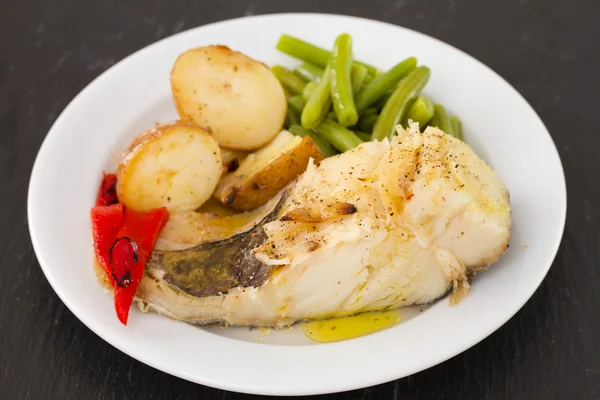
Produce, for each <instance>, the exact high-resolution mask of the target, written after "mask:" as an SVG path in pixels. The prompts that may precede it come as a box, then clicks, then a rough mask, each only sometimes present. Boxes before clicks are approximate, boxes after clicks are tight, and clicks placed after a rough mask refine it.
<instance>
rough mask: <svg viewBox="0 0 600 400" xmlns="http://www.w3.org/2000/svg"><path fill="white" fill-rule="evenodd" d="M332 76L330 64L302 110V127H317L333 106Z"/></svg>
mask: <svg viewBox="0 0 600 400" xmlns="http://www.w3.org/2000/svg"><path fill="white" fill-rule="evenodd" d="M330 76H331V66H330V65H328V66H327V68H325V72H324V73H323V79H322V80H321V82H319V84H318V86H317V87H316V88H315V90H314V91H313V93H312V94H311V96H310V98H309V99H308V101H307V102H306V105H305V106H304V110H302V116H301V118H300V121H302V127H303V128H306V129H313V128H316V127H317V126H318V125H319V124H320V123H321V121H323V119H324V118H325V117H326V116H327V113H328V112H329V108H330V107H331V96H330V89H329V88H330V81H331V79H330Z"/></svg>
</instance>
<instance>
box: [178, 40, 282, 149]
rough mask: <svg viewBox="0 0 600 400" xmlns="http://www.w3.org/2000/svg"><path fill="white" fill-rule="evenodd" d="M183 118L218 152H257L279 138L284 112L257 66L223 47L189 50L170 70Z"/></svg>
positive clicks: (266, 72) (278, 90) (272, 82)
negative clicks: (200, 128) (217, 147)
mask: <svg viewBox="0 0 600 400" xmlns="http://www.w3.org/2000/svg"><path fill="white" fill-rule="evenodd" d="M171 90H172V92H173V99H174V100H175V105H176V107H177V111H178V112H179V115H180V117H181V118H182V119H185V120H189V121H192V122H193V123H194V124H196V125H199V126H203V127H205V128H206V129H207V130H208V131H209V132H211V133H212V135H213V136H214V137H215V139H217V141H218V142H219V144H220V145H221V146H222V147H227V148H230V149H235V150H246V151H251V150H256V149H259V148H261V147H262V146H264V145H265V144H267V143H268V142H269V141H271V139H273V138H274V137H275V135H277V133H279V131H280V130H281V127H282V125H283V121H284V119H285V114H286V112H287V102H286V99H285V94H284V92H283V88H282V87H281V84H280V83H279V81H278V80H277V78H276V77H275V75H274V74H273V72H271V69H270V68H268V67H267V66H266V65H264V64H263V63H261V62H258V61H256V60H253V59H252V58H250V57H248V56H246V55H244V54H242V53H238V52H236V51H233V50H231V49H229V48H228V47H226V46H206V47H198V48H195V49H191V50H188V51H186V52H185V53H183V54H182V55H180V56H179V58H178V59H177V61H175V64H174V65H173V69H172V71H171Z"/></svg>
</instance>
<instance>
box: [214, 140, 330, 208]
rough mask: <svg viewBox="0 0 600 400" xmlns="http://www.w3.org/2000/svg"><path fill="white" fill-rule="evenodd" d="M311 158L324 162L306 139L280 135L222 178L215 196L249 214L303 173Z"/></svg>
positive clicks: (313, 145)
mask: <svg viewBox="0 0 600 400" xmlns="http://www.w3.org/2000/svg"><path fill="white" fill-rule="evenodd" d="M311 157H312V158H313V159H314V160H315V162H319V161H321V160H323V159H324V158H325V156H324V155H323V153H321V151H320V150H319V148H318V147H317V146H316V145H315V144H314V142H313V141H312V139H311V138H310V137H308V136H306V137H304V138H301V137H299V136H295V135H293V134H292V133H290V132H288V131H281V133H280V134H279V135H277V136H276V137H275V139H273V141H271V143H269V144H268V145H266V146H265V147H263V148H262V149H260V150H257V151H256V152H254V153H250V154H249V155H248V156H247V157H246V158H245V159H244V161H242V162H241V163H240V166H239V168H238V169H237V170H236V171H234V172H230V173H228V174H225V175H224V176H223V178H221V181H220V182H219V185H218V186H217V190H216V191H215V196H216V197H217V198H218V199H219V200H220V201H221V202H222V203H223V204H227V205H229V206H230V207H231V208H233V209H235V210H239V211H246V210H252V209H254V208H256V207H258V206H260V205H263V204H265V203H266V202H267V201H269V199H271V198H272V197H273V196H275V194H277V193H278V192H279V191H280V190H281V189H283V188H284V187H285V186H286V185H287V184H288V183H289V182H291V181H292V180H294V179H295V178H296V177H297V176H298V175H299V174H301V173H302V172H304V170H305V169H306V166H307V165H308V161H309V159H310V158H311Z"/></svg>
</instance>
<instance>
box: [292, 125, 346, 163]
mask: <svg viewBox="0 0 600 400" xmlns="http://www.w3.org/2000/svg"><path fill="white" fill-rule="evenodd" d="M289 131H290V132H292V133H293V134H294V135H298V136H301V137H304V136H308V137H310V138H311V139H312V141H313V142H314V143H315V144H316V145H317V147H318V148H319V150H321V153H323V154H324V155H325V157H331V156H335V155H336V154H339V151H337V150H336V149H335V148H334V147H333V146H332V145H331V144H330V143H329V142H328V141H327V140H325V139H323V138H322V137H321V136H319V135H318V134H317V133H316V132H313V131H311V130H308V129H304V128H303V127H301V126H300V125H292V126H290V128H289Z"/></svg>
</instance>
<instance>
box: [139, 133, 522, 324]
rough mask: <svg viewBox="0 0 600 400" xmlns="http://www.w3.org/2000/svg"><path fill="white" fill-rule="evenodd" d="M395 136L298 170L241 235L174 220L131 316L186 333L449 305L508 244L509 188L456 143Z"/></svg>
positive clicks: (440, 137)
mask: <svg viewBox="0 0 600 400" xmlns="http://www.w3.org/2000/svg"><path fill="white" fill-rule="evenodd" d="M398 133H399V134H398V136H396V137H394V138H393V139H392V140H391V141H388V140H387V139H386V140H384V141H381V142H369V143H364V144H362V145H360V146H359V147H357V148H355V149H353V150H351V151H348V152H346V153H343V154H341V155H338V156H335V157H331V158H328V159H326V160H324V161H322V162H321V163H320V164H319V166H316V165H314V164H312V163H311V164H309V166H308V168H307V170H306V172H305V173H304V174H303V175H301V176H300V177H299V178H298V180H297V181H296V182H294V183H293V184H291V185H290V186H289V187H288V188H286V189H285V190H284V192H282V194H281V195H280V196H279V197H278V198H276V199H273V200H272V201H271V202H270V203H268V204H266V205H265V206H263V207H262V208H261V209H260V210H257V211H256V212H255V213H254V214H249V215H248V217H247V218H248V221H253V222H252V223H253V224H256V225H255V226H254V225H253V226H254V227H253V228H252V229H248V224H246V225H244V224H240V225H239V231H238V232H224V233H223V236H224V237H220V238H218V239H223V240H219V241H214V240H216V239H217V237H216V236H218V235H214V234H213V235H210V240H211V242H206V240H203V234H202V233H201V232H200V231H198V234H197V235H191V236H190V228H189V227H187V228H186V224H185V223H184V224H183V225H182V226H181V227H180V228H176V225H172V226H171V227H169V226H168V225H167V228H166V229H165V231H164V232H163V235H162V237H161V241H160V242H159V244H160V243H162V244H163V245H164V244H167V245H165V246H163V247H162V248H157V249H156V250H155V252H154V253H153V256H152V257H151V259H150V260H149V262H148V267H147V273H146V276H145V277H144V279H143V280H142V283H141V284H140V287H139V289H138V292H137V300H138V301H139V304H140V308H141V309H142V310H153V311H157V312H159V313H161V314H163V315H166V316H169V317H171V318H175V319H178V320H183V321H187V322H191V323H198V324H206V323H211V322H215V321H225V322H227V323H228V324H231V325H254V326H283V325H289V324H291V323H293V322H295V321H298V320H305V319H319V318H327V317H332V316H343V315H351V314H356V313H359V312H363V311H370V310H382V309H391V308H397V307H403V306H410V305H417V304H427V303H430V302H432V301H435V300H436V299H439V298H441V297H443V296H445V295H446V294H448V293H450V294H451V302H453V303H455V302H457V301H459V300H460V298H461V297H462V296H465V295H466V294H467V292H468V289H469V280H470V278H472V277H473V276H474V274H475V273H477V272H478V271H480V270H481V269H482V268H484V267H486V266H487V265H489V264H491V263H493V262H495V261H496V260H498V258H499V257H500V256H501V255H502V254H503V253H504V251H505V250H506V248H507V246H508V242H509V236H510V227H511V215H510V204H509V194H508V191H507V189H506V188H505V186H504V185H503V183H502V182H501V181H500V179H499V178H498V176H497V175H496V173H495V172H494V171H493V170H492V169H491V168H490V167H489V166H488V165H487V164H486V163H485V162H484V161H482V160H481V159H480V158H479V157H477V155H476V154H475V153H474V152H473V151H472V150H471V148H470V147H469V146H468V145H467V144H465V143H463V142H461V141H460V140H457V139H455V138H453V137H451V136H449V135H446V134H445V133H443V132H442V131H440V130H438V129H435V128H431V127H429V128H427V129H426V130H425V132H424V133H421V132H419V130H418V128H417V127H416V126H414V127H411V128H410V129H408V130H407V131H404V130H402V129H400V130H399V132H398ZM224 218H227V217H224ZM259 219H260V222H257V220H259ZM183 220H184V219H182V218H179V217H176V218H174V219H172V220H171V222H170V224H182V221H183ZM174 228H176V229H174ZM203 229H204V228H203ZM192 233H193V229H192ZM233 233H237V234H235V235H234V236H232V237H227V235H231V234H233ZM180 234H181V236H184V237H185V240H179V236H180ZM190 238H191V239H190ZM169 243H171V244H173V243H177V245H176V246H175V247H174V248H171V247H169V245H168V244H169ZM182 243H183V245H182Z"/></svg>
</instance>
